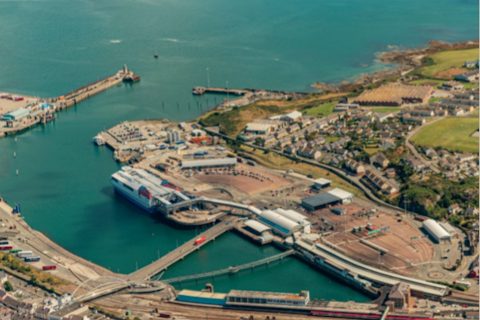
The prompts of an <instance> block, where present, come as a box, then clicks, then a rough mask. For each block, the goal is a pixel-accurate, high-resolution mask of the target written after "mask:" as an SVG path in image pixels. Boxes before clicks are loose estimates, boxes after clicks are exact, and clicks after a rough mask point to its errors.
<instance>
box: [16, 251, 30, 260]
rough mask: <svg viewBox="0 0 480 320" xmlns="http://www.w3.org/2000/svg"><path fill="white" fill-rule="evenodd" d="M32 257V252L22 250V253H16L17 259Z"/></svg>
mask: <svg viewBox="0 0 480 320" xmlns="http://www.w3.org/2000/svg"><path fill="white" fill-rule="evenodd" d="M32 255H33V252H32V251H28V250H22V251H18V252H17V257H19V258H25V257H29V256H32Z"/></svg>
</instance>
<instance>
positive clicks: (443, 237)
mask: <svg viewBox="0 0 480 320" xmlns="http://www.w3.org/2000/svg"><path fill="white" fill-rule="evenodd" d="M422 227H423V229H424V230H425V231H426V232H427V233H428V234H429V235H430V236H431V237H432V238H433V239H434V240H435V241H437V242H442V241H447V240H450V238H451V235H450V233H448V232H447V230H445V229H444V228H443V227H442V226H441V225H440V224H439V223H438V222H437V221H435V220H433V219H427V220H425V221H424V222H423V224H422Z"/></svg>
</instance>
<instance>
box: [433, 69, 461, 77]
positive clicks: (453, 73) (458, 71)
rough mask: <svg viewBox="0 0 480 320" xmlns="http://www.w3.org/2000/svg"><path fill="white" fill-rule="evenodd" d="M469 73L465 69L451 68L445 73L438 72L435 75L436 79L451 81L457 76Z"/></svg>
mask: <svg viewBox="0 0 480 320" xmlns="http://www.w3.org/2000/svg"><path fill="white" fill-rule="evenodd" d="M465 71H467V69H464V68H450V69H447V70H444V71H440V72H437V73H436V74H435V76H436V77H438V78H442V79H451V78H453V77H454V76H456V75H457V74H461V73H464V72H465Z"/></svg>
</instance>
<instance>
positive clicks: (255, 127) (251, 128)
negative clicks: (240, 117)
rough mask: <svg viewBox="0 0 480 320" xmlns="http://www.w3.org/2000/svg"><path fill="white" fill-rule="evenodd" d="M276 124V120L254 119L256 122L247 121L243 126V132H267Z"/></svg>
mask: <svg viewBox="0 0 480 320" xmlns="http://www.w3.org/2000/svg"><path fill="white" fill-rule="evenodd" d="M277 126H278V123H277V122H276V121H270V120H263V121H256V122H249V123H247V126H246V127H245V130H244V131H245V133H252V134H267V133H269V132H272V131H273V129H274V128H276V127H277Z"/></svg>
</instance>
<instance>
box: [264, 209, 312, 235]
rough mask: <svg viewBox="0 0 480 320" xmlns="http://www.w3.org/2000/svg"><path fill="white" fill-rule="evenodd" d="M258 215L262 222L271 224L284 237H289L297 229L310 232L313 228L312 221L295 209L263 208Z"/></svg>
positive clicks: (274, 230)
mask: <svg viewBox="0 0 480 320" xmlns="http://www.w3.org/2000/svg"><path fill="white" fill-rule="evenodd" d="M257 217H258V220H259V221H260V222H261V223H263V224H265V225H267V226H269V227H270V228H271V229H272V230H273V232H274V233H276V234H278V235H280V236H282V237H288V236H290V235H292V234H293V233H295V232H297V231H303V232H305V233H309V232H310V229H311V223H310V221H309V220H308V219H307V217H305V216H304V215H302V214H301V213H298V212H296V211H294V210H284V209H281V208H278V209H275V210H263V211H260V213H259V214H258V216H257Z"/></svg>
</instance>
